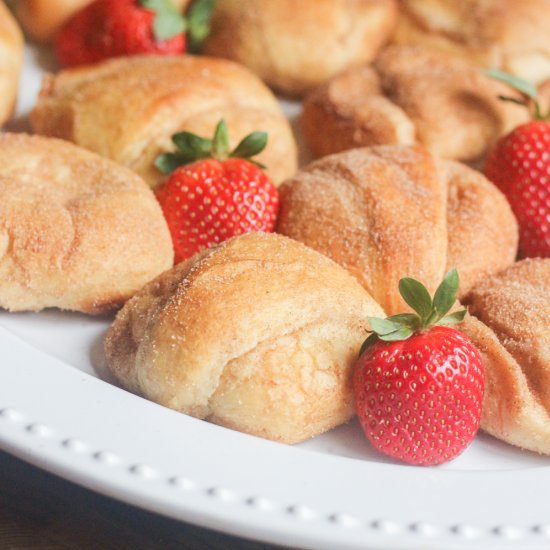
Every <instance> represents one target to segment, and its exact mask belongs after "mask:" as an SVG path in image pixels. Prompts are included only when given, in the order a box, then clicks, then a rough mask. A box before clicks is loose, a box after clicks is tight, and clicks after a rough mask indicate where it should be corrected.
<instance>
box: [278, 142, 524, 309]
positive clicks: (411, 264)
mask: <svg viewBox="0 0 550 550" xmlns="http://www.w3.org/2000/svg"><path fill="white" fill-rule="evenodd" d="M279 190H280V200H281V204H280V210H279V218H278V223H277V230H278V231H279V232H280V233H282V234H283V235H287V236H288V237H292V238H293V239H296V240H298V241H301V242H303V243H304V244H306V245H308V246H310V247H312V248H314V249H315V250H317V251H319V252H321V253H323V254H325V255H327V256H328V257H330V258H332V259H333V260H334V261H336V262H337V263H339V264H340V265H342V266H343V267H345V268H346V269H347V270H348V271H350V272H351V273H352V274H353V275H354V276H355V277H356V278H357V280H358V281H359V282H360V283H361V284H362V285H363V286H364V287H365V288H366V289H367V290H368V291H369V293H370V294H371V295H372V296H373V297H374V299H375V300H376V301H377V302H378V303H380V304H381V305H382V307H383V308H384V310H385V311H386V312H387V313H388V314H395V313H400V312H401V311H402V310H403V309H405V310H406V309H408V308H407V305H406V304H405V303H404V302H403V300H402V299H401V297H400V296H399V293H398V290H397V289H398V283H399V279H400V278H402V277H413V278H415V279H418V280H422V281H423V282H424V284H425V285H426V286H427V288H428V290H429V291H430V292H431V293H433V292H434V290H435V288H436V287H437V285H438V283H439V281H440V280H441V279H442V278H443V275H444V273H446V272H447V271H448V270H449V269H450V268H451V267H456V268H457V270H458V272H459V274H460V288H461V293H462V294H459V297H460V296H461V295H463V294H464V293H465V292H466V291H468V290H469V289H470V288H471V286H472V285H473V284H474V283H475V282H476V281H477V280H479V279H482V278H483V277H485V276H486V275H488V274H490V273H494V272H496V271H499V270H501V269H503V268H505V267H506V266H508V265H510V264H511V263H512V262H513V261H514V259H515V257H516V252H517V243H518V229H517V223H516V220H515V218H514V215H513V214H512V211H511V209H510V206H509V204H508V202H507V201H506V199H505V197H504V196H503V195H502V193H501V192H500V191H499V190H498V189H497V188H496V187H495V186H494V185H493V184H492V183H490V182H489V181H488V180H487V179H486V178H485V177H484V176H483V175H482V174H480V173H479V172H476V171H475V170H473V169H471V168H469V167H467V166H465V165H463V164H460V163H458V162H455V161H449V160H441V159H438V158H437V157H435V156H433V155H431V154H430V153H429V152H428V151H426V150H425V149H423V148H421V147H407V146H391V145H386V146H377V147H365V148H362V149H352V150H350V151H345V152H343V153H338V154H335V155H330V156H328V157H324V158H322V159H320V160H317V161H315V162H313V163H311V164H310V165H308V166H307V167H305V168H304V169H303V170H301V171H299V172H298V173H297V174H296V175H295V176H294V177H293V178H291V179H290V180H288V181H286V182H285V183H284V184H283V185H282V186H281V187H280V188H279Z"/></svg>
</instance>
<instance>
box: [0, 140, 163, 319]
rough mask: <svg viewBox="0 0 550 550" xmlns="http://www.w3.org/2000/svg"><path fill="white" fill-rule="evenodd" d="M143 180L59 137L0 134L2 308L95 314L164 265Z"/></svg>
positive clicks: (156, 216)
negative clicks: (57, 309)
mask: <svg viewBox="0 0 550 550" xmlns="http://www.w3.org/2000/svg"><path fill="white" fill-rule="evenodd" d="M172 261H173V251H172V243H171V239H170V235H169V233H168V228H167V227H166V222H165V221H164V218H163V216H162V212H161V210H160V207H159V205H158V203H157V202H156V200H155V197H154V196H153V193H152V192H151V190H150V189H149V188H148V187H147V185H146V184H145V182H144V181H143V180H141V178H139V177H138V176H137V175H136V174H134V173H133V172H131V171H130V170H127V169H126V168H123V167H121V166H119V165H117V164H116V163H114V162H112V161H110V160H107V159H103V158H101V157H99V156H98V155H96V154H94V153H90V152H89V151H86V150H84V149H80V148H79V147H76V146H75V145H73V144H71V143H67V142H64V141H61V140H57V139H51V138H44V137H39V136H28V135H25V134H8V133H5V134H0V307H1V308H4V309H8V310H10V311H39V310H41V309H44V308H49V307H56V308H61V309H67V310H74V311H82V312H84V313H92V314H98V313H103V312H105V311H109V310H111V309H114V308H115V307H118V306H120V305H122V304H123V303H124V302H125V301H126V300H127V299H128V298H129V297H130V296H132V295H133V294H134V293H135V292H136V291H137V290H139V289H140V288H141V287H142V286H143V285H144V284H145V283H147V282H149V281H150V280H151V279H153V278H154V277H156V276H157V275H158V274H159V273H161V272H162V271H164V270H166V269H169V268H170V267H171V266H172Z"/></svg>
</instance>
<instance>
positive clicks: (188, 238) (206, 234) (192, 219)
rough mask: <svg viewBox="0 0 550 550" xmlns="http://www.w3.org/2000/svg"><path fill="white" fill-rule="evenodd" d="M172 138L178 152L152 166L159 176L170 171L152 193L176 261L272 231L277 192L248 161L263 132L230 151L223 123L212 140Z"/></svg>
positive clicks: (186, 136)
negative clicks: (232, 240)
mask: <svg viewBox="0 0 550 550" xmlns="http://www.w3.org/2000/svg"><path fill="white" fill-rule="evenodd" d="M172 140H173V142H174V143H175V145H176V147H177V148H178V150H177V151H176V152H175V153H167V154H164V155H161V156H160V157H159V158H158V159H157V162H156V165H157V167H158V168H159V169H160V170H161V171H162V172H164V173H170V172H171V174H170V176H169V177H168V179H167V180H166V181H165V182H164V183H163V185H162V186H161V187H160V188H159V189H158V190H157V192H156V195H157V199H158V201H159V203H160V205H161V207H162V211H163V212H164V216H165V218H166V221H167V223H168V227H169V229H170V233H171V235H172V242H173V244H174V250H175V261H176V263H178V262H181V261H182V260H184V259H186V258H189V257H191V256H193V255H194V254H196V253H197V252H199V251H200V250H202V249H204V248H207V247H210V246H213V245H215V244H217V243H220V242H222V241H224V240H226V239H229V238H230V237H233V236H235V235H240V234H242V233H248V232H250V231H264V232H270V231H273V230H274V228H275V221H276V218H277V211H278V208H279V197H278V193H277V188H276V187H275V186H274V185H273V183H271V181H270V179H269V178H268V176H267V175H266V173H265V172H264V171H263V170H262V168H263V167H262V166H261V165H259V164H258V163H256V162H254V161H251V160H249V159H250V158H251V157H253V156H254V155H256V154H258V153H260V152H261V151H262V150H263V149H264V148H265V146H266V144H267V134H266V133H264V132H254V133H252V134H250V135H248V136H247V137H245V138H244V139H243V140H242V141H241V142H240V143H239V145H238V146H237V147H236V148H235V150H234V151H232V152H231V153H229V152H228V149H229V146H228V134H227V126H226V124H225V122H224V121H223V120H222V121H221V122H220V123H219V124H218V126H217V127H216V131H215V134H214V138H213V139H204V138H201V137H198V136H196V135H194V134H191V133H189V132H180V133H178V134H175V135H174V136H173V137H172ZM195 159H199V160H195ZM193 161H194V162H193ZM189 162H190V163H191V164H187V163H189Z"/></svg>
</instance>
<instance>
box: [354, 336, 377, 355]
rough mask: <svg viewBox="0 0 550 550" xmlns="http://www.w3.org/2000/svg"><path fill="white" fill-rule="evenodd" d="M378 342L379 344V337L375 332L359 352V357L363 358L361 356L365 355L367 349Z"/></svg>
mask: <svg viewBox="0 0 550 550" xmlns="http://www.w3.org/2000/svg"><path fill="white" fill-rule="evenodd" d="M376 342H378V335H377V334H376V333H375V332H373V333H372V334H371V335H370V336H369V337H368V338H367V339H366V340H365V341H364V342H363V344H362V345H361V349H360V350H359V356H358V357H361V355H363V353H365V351H366V349H367V348H368V347H370V346H372V345H373V344H375V343H376Z"/></svg>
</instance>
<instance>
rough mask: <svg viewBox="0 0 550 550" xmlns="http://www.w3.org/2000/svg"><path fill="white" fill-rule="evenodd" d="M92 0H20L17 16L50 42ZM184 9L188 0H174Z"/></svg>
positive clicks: (39, 38) (33, 33)
mask: <svg viewBox="0 0 550 550" xmlns="http://www.w3.org/2000/svg"><path fill="white" fill-rule="evenodd" d="M90 2H91V0H18V1H17V2H16V4H15V7H16V14H17V18H18V19H19V21H20V22H21V25H22V27H23V28H24V29H25V32H26V33H27V34H28V35H29V36H30V37H31V38H32V39H34V40H37V41H38V42H50V41H51V40H52V39H53V38H54V37H55V35H56V34H57V32H58V31H59V29H60V28H61V27H62V25H63V23H65V22H66V21H67V19H69V18H70V17H71V16H72V15H73V14H75V13H76V12H77V11H79V10H80V9H82V8H83V7H84V6H86V5H87V4H89V3H90ZM173 2H174V3H175V4H178V5H179V6H181V8H182V9H183V8H184V7H185V5H186V4H187V3H188V2H187V1H186V0H173Z"/></svg>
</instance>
